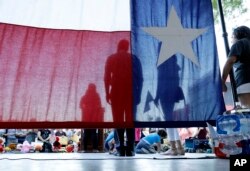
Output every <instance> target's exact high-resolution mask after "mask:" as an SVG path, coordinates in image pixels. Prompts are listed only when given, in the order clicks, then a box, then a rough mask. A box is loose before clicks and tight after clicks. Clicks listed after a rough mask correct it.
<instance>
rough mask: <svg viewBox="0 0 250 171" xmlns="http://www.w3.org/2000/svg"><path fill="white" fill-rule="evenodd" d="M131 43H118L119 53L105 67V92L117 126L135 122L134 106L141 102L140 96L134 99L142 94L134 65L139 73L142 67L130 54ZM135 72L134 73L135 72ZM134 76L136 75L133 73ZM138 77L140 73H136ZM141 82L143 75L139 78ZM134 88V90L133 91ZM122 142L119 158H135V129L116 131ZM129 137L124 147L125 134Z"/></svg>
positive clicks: (109, 58)
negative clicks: (135, 79) (134, 97)
mask: <svg viewBox="0 0 250 171" xmlns="http://www.w3.org/2000/svg"><path fill="white" fill-rule="evenodd" d="M128 50H129V42H128V41H127V40H125V39H123V40H121V41H120V42H119V43H118V47H117V52H116V53H115V54H112V55H111V56H109V57H108V59H107V62H106V66H105V75H104V83H105V91H106V101H107V102H108V103H109V104H110V105H111V108H112V114H113V121H114V122H115V123H117V124H120V125H122V124H124V123H125V122H126V123H131V124H132V122H133V110H134V108H133V104H134V106H135V104H138V103H139V102H140V95H138V94H136V95H138V96H136V97H138V98H137V99H133V96H132V95H133V91H134V94H135V92H136V93H138V92H139V93H140V92H141V87H142V86H141V82H140V81H138V83H136V84H135V83H134V82H132V63H134V62H137V63H138V64H137V65H138V66H136V67H137V68H139V71H140V70H141V67H140V65H139V62H138V60H137V61H136V57H135V59H134V58H133V60H132V55H131V54H130V53H128ZM133 72H134V71H133ZM133 74H134V73H133ZM136 74H137V75H139V74H140V72H136ZM138 78H139V80H140V78H142V77H141V75H140V76H139V77H138ZM132 87H133V89H132ZM116 131H117V133H118V137H119V141H120V149H118V151H119V152H118V154H117V155H119V156H125V155H126V156H133V155H134V141H135V131H134V128H126V129H116ZM125 131H126V136H127V147H126V149H125V146H124V132H125Z"/></svg>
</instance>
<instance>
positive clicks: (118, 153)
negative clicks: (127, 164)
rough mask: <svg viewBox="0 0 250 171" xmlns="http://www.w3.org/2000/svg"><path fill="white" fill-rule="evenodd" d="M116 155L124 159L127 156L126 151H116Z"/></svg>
mask: <svg viewBox="0 0 250 171" xmlns="http://www.w3.org/2000/svg"><path fill="white" fill-rule="evenodd" d="M114 155H115V156H120V157H124V156H125V150H120V151H116V153H114Z"/></svg>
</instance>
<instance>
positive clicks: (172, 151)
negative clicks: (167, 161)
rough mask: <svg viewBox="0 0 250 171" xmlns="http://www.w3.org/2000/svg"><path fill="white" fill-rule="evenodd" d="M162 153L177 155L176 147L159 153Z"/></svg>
mask: <svg viewBox="0 0 250 171" xmlns="http://www.w3.org/2000/svg"><path fill="white" fill-rule="evenodd" d="M161 154H163V155H168V156H177V154H178V153H177V149H169V150H168V151H166V152H164V153H161Z"/></svg>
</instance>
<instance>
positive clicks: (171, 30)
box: [143, 8, 206, 66]
mask: <svg viewBox="0 0 250 171" xmlns="http://www.w3.org/2000/svg"><path fill="white" fill-rule="evenodd" d="M143 30H144V31H145V32H147V33H149V34H151V35H152V36H154V37H155V38H157V39H158V40H159V41H161V42H162V44H161V49H160V55H159V58H158V61H157V66H159V65H161V64H162V63H163V62H165V61H166V60H168V59H169V58H170V57H172V56H173V55H174V54H176V53H181V54H182V55H184V56H185V57H187V58H189V59H190V60H191V61H192V62H193V63H194V64H196V65H197V66H199V62H198V59H197V57H196V55H195V54H194V51H193V49H192V41H193V40H194V39H196V38H197V37H199V36H200V35H201V34H202V33H204V32H205V30H206V29H188V28H183V27H182V24H181V22H180V19H179V18H178V16H177V14H176V11H175V10H174V8H171V11H170V15H169V18H168V21H167V27H143Z"/></svg>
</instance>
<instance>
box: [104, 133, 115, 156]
mask: <svg viewBox="0 0 250 171" xmlns="http://www.w3.org/2000/svg"><path fill="white" fill-rule="evenodd" d="M104 147H105V149H106V150H107V151H109V152H110V153H112V151H113V150H114V148H115V139H114V130H112V131H111V132H110V133H109V134H108V136H107V138H106V139H105V143H104Z"/></svg>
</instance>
